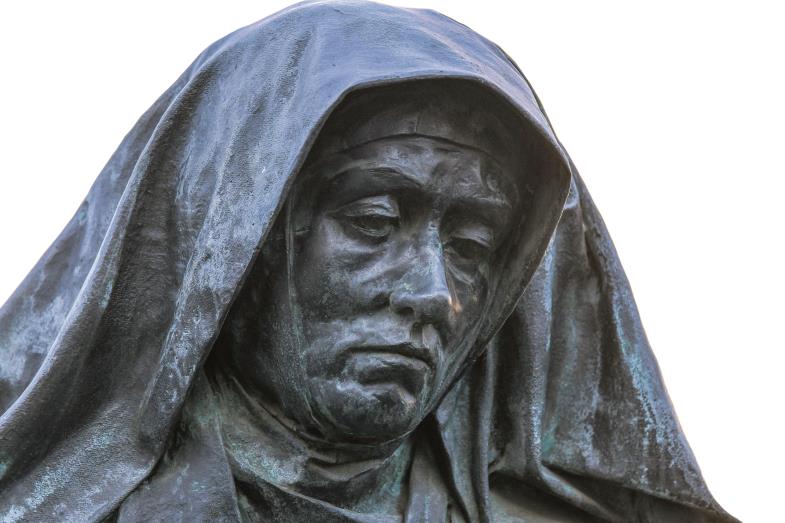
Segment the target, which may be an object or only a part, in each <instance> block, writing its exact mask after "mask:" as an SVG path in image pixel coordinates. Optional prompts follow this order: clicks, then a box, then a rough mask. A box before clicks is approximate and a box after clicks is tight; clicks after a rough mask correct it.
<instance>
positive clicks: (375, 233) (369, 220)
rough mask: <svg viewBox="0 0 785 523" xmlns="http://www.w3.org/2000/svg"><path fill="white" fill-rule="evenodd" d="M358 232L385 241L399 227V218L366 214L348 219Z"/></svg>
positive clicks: (348, 217)
mask: <svg viewBox="0 0 785 523" xmlns="http://www.w3.org/2000/svg"><path fill="white" fill-rule="evenodd" d="M346 219H347V221H348V222H349V224H350V225H351V226H352V227H353V228H354V229H356V230H357V231H358V232H360V233H362V234H364V235H366V236H369V237H371V238H376V239H383V238H386V237H387V236H389V235H390V233H391V232H392V231H393V229H395V228H396V227H397V226H398V218H397V217H392V216H385V215H381V214H365V215H355V216H347V217H346Z"/></svg>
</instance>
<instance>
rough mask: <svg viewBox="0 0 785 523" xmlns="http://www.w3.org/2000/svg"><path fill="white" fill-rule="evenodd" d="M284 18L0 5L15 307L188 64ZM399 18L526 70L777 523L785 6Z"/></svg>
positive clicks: (730, 503) (214, 7)
mask: <svg viewBox="0 0 785 523" xmlns="http://www.w3.org/2000/svg"><path fill="white" fill-rule="evenodd" d="M287 3H288V2H261V1H257V2H239V1H234V2H232V1H226V0H224V1H221V2H201V1H190V2H174V1H168V2H164V1H159V2H150V1H138V0H137V1H134V2H124V3H122V4H120V3H116V2H114V3H112V2H103V3H95V4H89V3H86V2H73V1H72V2H49V3H46V2H32V1H31V2H25V3H24V4H22V3H21V2H14V3H11V2H8V3H3V4H2V6H1V7H0V71H1V72H0V152H1V153H2V155H1V156H0V303H2V302H4V301H5V299H6V298H7V297H8V296H9V295H10V293H11V292H12V291H13V289H14V288H15V287H16V285H17V284H18V283H19V282H20V281H21V279H22V278H23V277H24V275H25V274H26V273H27V271H28V270H29V269H30V268H31V267H32V266H33V264H34V263H35V261H36V260H37V258H38V257H39V256H40V255H41V254H42V253H43V251H44V250H45V249H46V247H47V246H48V245H49V244H50V243H51V242H52V241H53V240H54V238H55V237H56V236H57V234H58V233H59V231H60V230H61V228H62V227H63V226H64V225H65V224H66V222H67V221H68V220H69V218H70V217H71V214H72V213H73V212H74V211H75V210H76V208H77V206H78V205H79V203H80V201H81V200H82V198H83V197H84V195H85V194H86V193H87V190H88V188H89V186H90V185H91V183H92V181H93V180H94V178H95V177H96V176H97V174H98V172H99V171H100V169H101V167H102V166H103V164H104V162H105V161H107V160H108V159H109V156H110V155H111V153H112V152H113V151H114V149H115V147H116V146H117V144H118V143H119V142H120V140H121V138H122V137H123V135H124V134H125V133H126V132H127V131H128V130H130V128H131V127H132V125H133V124H134V122H135V121H136V119H137V118H138V117H139V116H140V115H141V114H142V112H143V111H144V110H145V109H146V108H147V107H148V106H149V105H150V104H151V103H152V102H153V101H154V100H155V98H157V96H158V95H159V94H161V93H162V92H163V91H164V90H165V89H166V88H167V87H168V85H169V84H170V83H171V82H173V81H174V79H175V78H176V77H177V76H178V75H179V74H180V72H182V70H184V69H185V68H186V67H187V65H188V64H189V63H190V61H191V60H192V59H194V58H195V57H196V55H197V54H198V53H199V52H200V51H201V50H202V49H203V48H205V47H206V46H207V45H208V44H210V43H211V42H212V41H214V40H216V39H218V38H219V37H221V36H223V35H224V34H226V33H228V32H230V31H232V30H234V29H236V28H238V27H240V26H242V25H246V24H248V23H251V22H253V21H255V20H257V19H259V18H262V17H264V16H266V15H268V14H270V13H272V12H274V11H276V10H278V9H279V8H282V7H284V6H285V5H286V4H287ZM390 3H394V4H400V5H407V6H412V7H431V8H434V9H437V10H439V11H442V12H443V13H445V14H447V15H449V16H451V17H453V18H455V19H457V20H459V21H461V22H463V23H465V24H467V25H469V26H470V27H472V28H473V29H475V30H476V31H478V32H480V33H481V34H483V35H485V36H487V37H488V38H490V39H491V40H494V41H495V42H496V43H498V44H499V45H501V46H502V47H503V48H504V49H505V50H506V51H507V52H508V54H510V56H512V57H513V58H514V59H515V60H516V61H517V63H518V64H519V65H520V67H521V68H522V69H523V71H524V72H525V73H526V75H527V76H528V78H529V80H530V81H531V82H532V83H533V85H534V87H535V89H537V92H538V94H539V95H540V97H541V98H542V101H543V103H544V105H545V107H546V109H547V110H548V113H549V116H550V118H551V120H552V122H553V124H554V127H555V128H556V132H557V134H558V135H559V137H560V138H561V139H562V141H563V142H564V144H565V146H566V148H567V150H568V151H569V152H570V153H571V154H572V156H573V158H574V160H575V162H576V164H577V165H578V168H579V169H580V170H581V173H582V175H583V177H584V179H585V181H586V184H587V185H588V187H589V190H590V191H591V193H592V195H593V197H594V199H595V202H596V203H597V206H598V207H599V209H600V211H601V212H602V213H603V216H604V217H605V220H606V222H607V225H608V228H609V230H610V231H611V234H612V235H613V238H614V240H615V242H616V245H617V247H618V250H619V253H620V256H621V259H622V263H623V265H624V267H625V268H626V271H627V275H628V277H629V279H630V281H631V282H632V287H633V290H634V291H635V295H636V298H637V302H638V305H639V308H640V311H641V315H642V318H643V322H644V325H645V326H646V329H647V332H648V335H649V339H650V341H651V344H652V346H653V347H654V350H655V353H656V355H657V357H658V359H659V361H660V364H661V367H662V371H663V374H664V376H665V382H666V384H667V387H668V390H669V392H670V395H671V398H672V400H673V402H674V404H675V405H676V410H677V413H678V415H679V419H680V420H681V423H682V426H683V428H684V431H685V432H686V434H687V438H688V439H689V441H690V443H691V444H692V447H693V449H694V451H695V454H696V455H697V458H698V461H699V463H700V465H701V467H702V469H703V473H704V475H705V477H706V480H707V482H708V484H709V487H710V489H711V490H712V492H713V493H714V494H715V496H716V498H717V499H718V500H719V501H720V503H721V504H722V505H723V506H724V507H725V508H726V509H727V510H728V511H730V512H731V513H732V514H734V515H736V516H737V517H739V518H741V519H742V520H744V521H748V522H756V521H757V522H769V521H777V520H779V521H782V520H783V519H781V518H783V516H782V498H783V493H782V490H783V487H785V482H784V481H783V479H782V477H783V472H784V471H785V459H783V453H784V452H785V437H783V436H784V434H783V427H784V424H783V421H782V416H783V410H784V409H783V406H782V403H783V400H785V393H784V391H785V387H784V386H783V375H785V356H784V355H783V352H785V342H783V337H782V328H783V324H784V323H785V318H783V313H785V307H783V303H782V300H783V297H785V278H783V274H782V271H783V269H785V248H784V247H783V245H784V244H785V241H784V235H783V231H782V229H783V226H785V219H783V196H784V195H783V190H785V182H783V175H785V168H784V167H783V158H782V153H783V149H784V146H785V130H784V123H783V122H785V102H783V96H785V76H783V71H784V70H785V36H784V35H785V27H784V26H785V16H783V14H782V13H781V12H779V11H778V10H777V9H776V8H775V7H774V6H775V5H776V4H777V3H776V2H770V3H764V2H749V1H748V2H737V3H735V4H734V5H730V4H726V3H722V2H705V3H703V2H663V1H659V2H651V3H648V4H647V5H644V3H642V2H596V1H595V2H585V1H576V2H566V1H547V2H546V1H545V0H539V1H536V2H528V1H527V2H494V1H490V0H484V1H481V2H477V1H473V2H458V1H437V0H425V1H421V2H420V1H415V0H411V1H404V2H390ZM12 4H15V5H14V6H13V7H11V5H12Z"/></svg>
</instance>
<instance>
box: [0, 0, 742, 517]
mask: <svg viewBox="0 0 785 523" xmlns="http://www.w3.org/2000/svg"><path fill="white" fill-rule="evenodd" d="M427 80H439V81H463V82H470V83H473V84H474V85H476V86H479V87H480V88H482V89H485V90H487V91H488V93H489V96H491V95H492V96H497V97H501V98H503V99H504V100H505V101H506V102H507V103H508V104H509V105H510V110H512V111H516V112H518V113H519V115H520V117H521V118H522V119H523V120H525V121H526V122H527V124H528V126H529V129H530V130H531V139H532V140H533V143H537V144H538V147H539V148H540V149H541V150H542V151H543V154H544V155H545V156H546V157H547V162H546V164H545V165H547V173H545V174H544V180H543V182H542V183H541V184H540V185H539V186H538V187H537V188H536V189H537V194H538V197H537V199H536V203H535V204H534V205H533V207H532V210H531V215H530V220H528V221H527V222H526V223H525V224H524V225H522V227H521V230H520V231H519V232H520V241H519V242H518V243H517V244H516V245H515V247H514V249H513V250H514V252H513V254H512V255H511V256H510V257H509V262H508V263H507V264H506V266H505V268H504V271H505V272H504V277H503V282H502V285H501V286H500V288H499V290H498V291H497V292H496V294H495V296H494V300H493V305H492V306H491V307H490V308H489V310H488V311H487V319H486V321H484V323H483V325H482V332H481V335H480V340H481V344H482V346H481V347H480V349H485V350H484V355H482V356H481V357H480V358H479V359H478V360H477V361H476V362H475V363H474V365H473V366H472V367H471V368H469V369H467V371H466V373H465V374H464V376H463V378H462V379H461V380H460V381H459V382H458V383H457V384H456V385H455V386H454V387H453V389H452V390H451V392H450V393H449V395H448V396H447V397H446V398H445V399H444V400H443V401H442V403H441V405H440V406H439V408H438V409H437V411H436V412H435V415H434V416H433V419H431V420H428V427H426V428H424V429H423V433H426V432H427V433H428V434H431V436H432V437H430V439H429V444H428V445H425V446H423V445H419V446H417V448H416V450H415V455H414V457H413V465H412V469H411V472H410V474H411V479H410V483H411V485H410V492H409V500H408V507H409V508H408V513H407V514H406V518H407V519H408V520H409V521H424V520H430V519H426V518H425V516H424V515H425V514H426V512H427V513H428V514H432V513H433V514H441V515H439V516H438V517H440V518H445V517H447V516H446V515H445V514H446V511H447V510H448V508H447V507H446V503H447V502H446V501H444V500H445V499H448V498H449V499H450V500H453V501H452V507H451V508H449V510H450V511H452V513H453V514H454V518H455V519H460V518H463V519H468V520H471V521H488V520H500V521H504V520H505V518H507V519H511V518H512V519H511V520H514V517H516V514H517V515H518V516H520V517H523V516H521V515H522V514H523V515H525V516H526V518H528V519H524V520H526V521H538V519H536V518H537V517H541V519H539V520H543V521H547V520H565V519H566V518H567V517H568V513H569V514H577V515H576V516H575V520H578V521H580V520H586V519H587V518H589V517H596V518H601V519H609V520H619V521H636V520H640V521H649V520H650V521H665V520H668V521H678V520H680V519H681V520H685V521H702V520H705V521H733V518H731V517H730V516H728V515H727V514H726V513H725V512H723V510H722V509H721V508H720V507H719V506H718V505H717V503H716V502H715V501H714V500H713V499H712V497H711V495H710V494H709V492H708V491H707V489H706V487H705V485H704V483H703V480H702V478H701V476H700V472H699V470H698V467H697V465H696V463H695V460H694V457H693V456H692V454H691V451H690V450H689V447H688V445H687V443H686V441H685V440H684V437H683V435H682V433H681V430H680V428H679V426H678V422H677V420H676V418H675V416H674V414H673V409H672V407H671V405H670V403H669V400H668V397H667V394H666V392H665V390H664V387H663V385H662V381H661V378H660V376H659V371H658V369H657V366H656V362H655V361H654V358H653V355H652V353H651V350H650V349H649V346H648V343H647V341H646V338H645V334H644V332H643V329H642V327H641V325H640V320H639V318H638V313H637V311H636V308H635V304H634V301H633V298H632V295H631V292H630V290H629V287H628V285H627V282H626V280H625V277H624V274H623V271H622V269H621V266H620V264H619V261H618V257H617V255H616V253H615V251H614V249H613V246H612V244H611V241H610V238H609V236H608V234H607V231H606V230H605V228H604V226H603V224H602V221H601V219H600V218H599V215H598V214H597V211H596V209H595V208H594V205H593V204H592V202H591V200H590V198H589V196H588V193H587V192H586V189H585V188H584V186H583V185H582V182H581V181H580V179H579V178H578V175H577V172H576V170H575V169H574V167H573V166H572V165H571V164H570V162H569V159H568V157H567V155H566V153H565V152H564V150H563V148H562V147H561V145H560V144H559V142H558V140H557V139H556V138H555V136H554V134H553V131H552V129H551V126H550V124H549V123H548V121H547V118H546V117H545V114H544V112H543V110H542V108H541V107H540V104H539V102H538V101H537V98H536V96H535V95H534V93H533V91H532V90H531V87H530V86H529V84H528V82H527V81H526V79H525V78H524V77H523V75H522V74H521V73H520V71H519V70H518V68H517V67H516V66H515V64H514V63H512V62H511V61H510V59H509V58H508V57H507V56H506V55H505V54H504V53H503V52H502V51H501V50H500V49H499V48H498V47H497V46H495V45H494V44H493V43H491V42H489V41H487V40H485V39H484V38H482V37H481V36H479V35H477V34H476V33H474V32H473V31H471V30H470V29H468V28H467V27H465V26H463V25H461V24H459V23H457V22H455V21H453V20H451V19H449V18H447V17H444V16H442V15H440V14H438V13H435V12H432V11H424V10H413V9H400V8H392V7H388V6H384V5H380V4H374V3H367V2H353V1H349V2H338V1H336V2H306V3H302V4H297V5H295V6H292V7H290V8H288V9H286V10H284V11H281V12H280V13H277V14H275V15H273V16H271V17H268V18H266V19H264V20H262V21H260V22H257V23H256V24H253V25H250V26H248V27H245V28H243V29H240V30H238V31H236V32H235V33H232V34H231V35H229V36H227V37H225V38H223V39H222V40H220V41H218V42H216V43H215V44H213V45H212V46H210V47H209V48H208V49H207V50H205V51H204V52H203V53H202V54H201V55H200V56H199V57H198V58H197V60H196V61H195V62H194V63H193V64H192V65H191V66H190V67H189V68H188V70H186V71H185V73H183V75H182V76H181V77H180V78H179V79H178V80H177V81H176V82H175V83H174V84H173V85H172V87H170V88H169V90H168V91H167V92H166V93H164V94H163V95H162V96H161V98H159V100H157V101H156V102H155V103H154V104H153V106H152V107H151V108H150V109H149V110H148V111H147V112H146V113H145V114H144V115H143V116H142V118H141V119H140V120H139V121H138V122H137V123H136V125H135V126H134V127H133V129H132V130H131V132H130V133H129V134H128V135H127V136H126V138H125V139H124V140H123V142H122V143H121V144H120V146H119V147H118V149H117V151H116V152H115V153H114V155H113V156H112V158H111V159H110V160H109V162H108V164H107V165H106V167H105V168H104V169H103V171H102V172H101V173H100V175H99V176H98V178H97V180H96V182H95V184H94V185H93V187H92V188H91V190H90V192H89V194H88V196H87V198H86V199H85V201H84V202H83V203H82V205H81V206H80V207H79V209H78V211H77V213H76V214H75V216H74V217H73V218H72V220H71V221H70V222H69V223H68V225H67V226H66V227H65V229H64V230H63V232H62V233H61V234H60V236H59V237H58V238H57V240H56V241H55V242H54V243H53V244H52V246H51V247H50V248H49V249H48V250H47V252H46V253H45V254H44V255H43V257H42V258H41V260H40V261H39V262H38V264H37V265H36V266H35V267H34V268H33V269H32V271H31V272H30V273H29V275H28V276H27V277H26V278H25V280H24V281H23V282H22V284H21V285H20V286H19V288H18V289H17V290H16V292H15V293H14V294H13V295H12V296H11V298H10V299H9V300H8V302H7V303H6V304H5V305H4V306H3V308H2V309H1V310H0V409H1V410H0V411H3V414H2V417H0V520H2V521H46V520H56V521H99V520H102V519H104V518H120V519H121V520H150V519H156V518H160V519H163V520H166V519H168V518H167V515H166V514H162V513H160V512H156V505H155V504H154V503H151V502H150V500H153V499H154V498H155V496H152V497H151V496H149V495H148V494H146V493H150V492H153V493H155V492H160V493H161V494H160V496H164V495H166V496H168V499H170V500H172V499H177V500H179V501H178V503H179V504H171V503H170V504H169V509H167V510H176V513H173V514H170V516H174V515H177V514H179V516H178V517H179V518H181V520H189V521H190V520H199V519H201V520H227V521H228V520H237V519H239V518H240V517H241V515H240V507H239V504H240V503H241V501H242V499H243V498H242V492H240V493H238V486H237V485H236V484H235V482H236V478H235V477H234V476H233V474H234V472H233V470H232V468H231V465H230V464H229V463H228V461H227V457H226V455H225V454H224V453H223V449H222V443H221V440H220V434H219V432H220V431H219V430H218V428H217V426H216V423H218V421H217V420H216V418H215V416H214V414H215V412H214V409H213V408H212V407H211V405H212V403H211V402H212V401H213V399H214V398H212V396H211V392H210V390H211V389H210V386H209V384H208V383H207V381H206V380H205V377H204V375H203V372H202V367H203V365H204V362H205V361H206V359H207V358H208V355H209V353H210V350H211V348H212V347H213V343H214V342H215V340H216V338H217V337H218V335H219V333H220V331H221V326H222V323H223V321H224V319H225V317H226V315H227V313H228V311H229V309H230V307H231V304H232V302H233V300H234V298H235V297H236V296H237V293H238V292H239V290H240V288H241V287H242V286H243V284H244V282H245V278H246V276H247V275H248V274H249V272H250V271H251V269H252V266H253V264H254V261H255V260H256V256H257V253H258V252H259V250H260V249H261V247H262V245H263V244H264V241H265V237H266V234H267V233H268V231H269V229H270V227H271V225H272V223H273V222H274V220H275V219H276V217H277V216H278V215H279V212H280V210H281V208H282V206H283V204H284V201H285V199H286V195H287V191H288V189H289V188H290V186H291V184H292V182H293V180H294V178H295V176H296V174H297V172H298V171H299V168H300V167H301V165H302V163H303V161H304V159H305V157H306V156H307V154H308V151H309V149H310V146H311V144H312V143H313V142H314V140H315V138H316V136H317V135H318V134H319V130H320V129H321V127H322V125H323V124H324V122H325V120H326V119H327V118H328V117H329V115H330V113H331V111H332V109H333V108H334V107H336V105H337V104H339V103H340V101H341V100H342V99H344V98H345V97H346V96H347V95H348V94H349V93H351V92H353V91H356V90H359V89H363V88H366V87H369V86H377V85H385V84H389V85H392V84H395V83H398V82H409V81H427ZM576 88H579V87H577V86H576ZM545 175H547V176H545ZM560 217H561V220H560V221H559V218H560ZM557 223H558V226H557ZM527 284H528V287H527ZM524 287H526V290H525V292H524ZM521 294H523V295H522V297H521ZM211 398H212V399H211ZM418 437H425V436H421V435H418ZM436 462H446V463H447V464H448V466H447V467H446V468H447V469H448V470H447V471H442V472H440V473H439V474H433V473H431V472H429V471H431V470H433V469H434V468H435V465H434V463H436ZM438 468H443V467H441V466H440V467H438ZM181 473H183V474H187V476H183V475H181ZM189 478H190V480H192V481H193V482H196V483H198V484H200V485H201V486H202V488H200V489H196V490H194V489H190V490H189V489H183V488H181V489H180V490H179V491H178V492H175V491H174V490H171V489H174V488H175V487H177V486H178V485H183V484H184V483H183V481H184V480H186V479H189ZM178 479H179V480H180V482H179V483H178V481H177V480H178ZM192 484H193V483H192ZM412 486H415V487H417V488H413V487H412ZM419 486H421V487H422V488H419ZM156 489H158V490H156ZM166 489H170V490H166ZM268 490H269V492H268V493H267V494H264V493H261V494H258V495H261V496H264V495H267V496H278V495H281V496H283V497H282V498H281V499H282V500H284V499H285V501H281V503H284V504H285V503H293V504H295V505H296V504H302V503H311V501H309V500H303V499H300V498H297V497H296V496H294V497H292V495H291V493H281V491H280V489H277V488H276V486H275V485H270V486H269V489H268ZM423 492H434V493H445V494H444V496H443V497H442V498H439V496H436V497H434V498H433V499H429V500H423V499H422V493H423ZM178 496H179V497H178ZM439 499H441V500H442V502H443V503H444V504H443V505H440V504H439V503H440V502H439V501H438V500H439ZM527 500H528V501H527ZM316 505H319V503H318V502H317V503H316ZM293 506H294V505H293ZM298 506H299V505H298ZM172 507H175V508H172ZM418 507H421V508H418ZM422 507H428V508H427V510H426V508H422ZM434 507H436V508H434ZM438 507H441V509H439V508H438ZM527 507H528V508H527ZM565 507H566V508H565ZM158 508H159V509H160V510H164V508H163V507H158ZM319 510H321V512H319ZM314 511H315V512H314V518H315V519H316V520H325V521H326V520H329V518H328V516H326V515H325V514H328V513H329V514H332V515H331V516H329V517H334V519H335V520H336V521H340V520H347V519H349V520H351V519H352V518H353V517H355V516H353V515H350V514H345V513H343V512H341V511H340V510H339V509H336V508H334V507H329V506H320V508H318V510H317V509H316V508H314ZM325 511H326V512H325ZM428 511H430V512H428ZM434 511H435V512H434ZM440 511H441V512H440ZM188 514H191V515H192V516H193V517H191V518H190V519H189V518H188ZM320 514H321V516H320ZM537 514H542V516H538V515H537ZM651 514H657V515H658V516H656V517H652V516H651ZM357 517H360V516H357ZM434 517H437V516H434ZM451 517H452V516H451ZM569 517H572V516H569ZM429 518H430V516H429ZM549 518H550V519H549ZM554 518H555V519H554ZM581 518H583V519H581ZM647 518H648V519H647Z"/></svg>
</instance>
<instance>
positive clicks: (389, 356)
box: [350, 343, 435, 396]
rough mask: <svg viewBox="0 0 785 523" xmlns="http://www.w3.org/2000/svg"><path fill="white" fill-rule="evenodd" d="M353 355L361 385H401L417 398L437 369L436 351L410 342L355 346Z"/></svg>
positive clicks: (353, 364) (356, 373)
mask: <svg viewBox="0 0 785 523" xmlns="http://www.w3.org/2000/svg"><path fill="white" fill-rule="evenodd" d="M350 352H351V354H352V356H353V357H352V358H351V359H352V361H351V363H350V366H351V369H352V371H353V372H352V373H353V374H355V375H356V376H357V377H358V378H360V380H359V381H360V382H362V383H366V384H373V383H390V382H392V383H398V384H400V385H402V386H403V387H404V388H405V389H406V390H407V391H408V392H409V393H410V394H412V395H414V396H416V395H417V394H419V392H420V391H421V390H422V388H423V386H424V385H425V381H426V377H427V376H429V375H430V374H431V373H432V372H433V371H434V370H435V361H434V356H433V352H432V351H431V350H430V349H428V348H427V347H421V346H417V345H414V344H411V343H401V344H395V345H366V346H360V347H352V348H351V349H350Z"/></svg>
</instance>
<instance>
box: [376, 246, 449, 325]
mask: <svg viewBox="0 0 785 523" xmlns="http://www.w3.org/2000/svg"><path fill="white" fill-rule="evenodd" d="M410 264H411V266H410V267H409V268H408V270H407V271H406V272H405V274H404V275H403V276H402V277H401V279H400V280H399V281H398V282H397V284H396V287H395V289H394V291H393V292H392V294H391V295H390V306H391V307H392V309H393V310H394V311H395V312H397V313H399V314H404V315H407V314H411V315H413V316H414V319H415V321H417V322H418V323H430V324H434V325H435V326H438V325H439V324H443V323H446V322H447V321H448V320H449V319H450V314H451V313H452V309H453V296H452V292H450V287H449V285H448V282H447V274H446V272H445V265H444V255H443V252H442V249H441V244H440V243H438V244H437V243H436V242H429V244H428V245H425V246H423V248H421V249H419V250H418V252H417V254H416V255H415V256H414V257H413V258H412V259H411V260H410Z"/></svg>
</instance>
